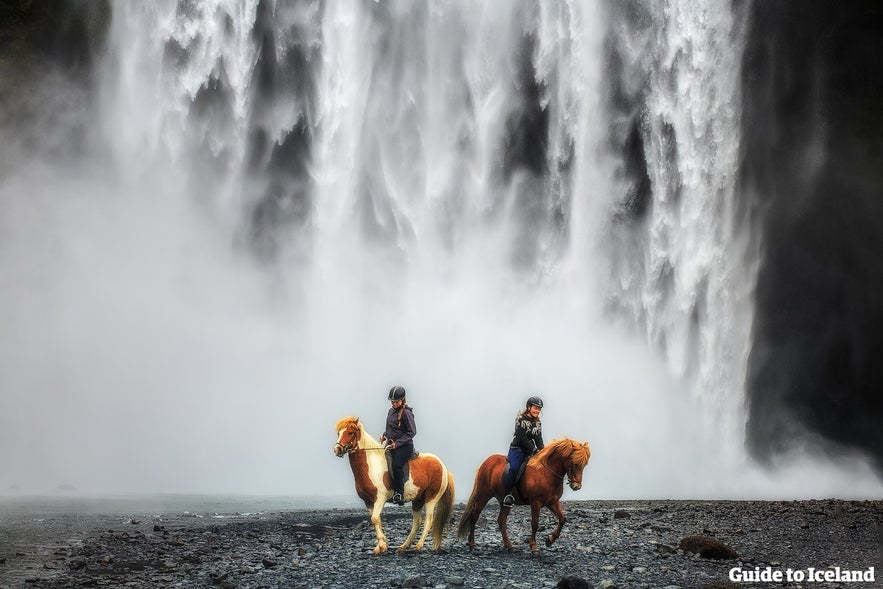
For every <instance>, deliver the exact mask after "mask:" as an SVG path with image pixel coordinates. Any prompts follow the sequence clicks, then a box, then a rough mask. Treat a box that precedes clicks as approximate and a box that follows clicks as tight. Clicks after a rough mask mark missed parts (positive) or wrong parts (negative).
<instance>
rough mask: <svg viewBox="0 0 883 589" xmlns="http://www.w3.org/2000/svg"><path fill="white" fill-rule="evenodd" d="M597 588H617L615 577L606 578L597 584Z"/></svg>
mask: <svg viewBox="0 0 883 589" xmlns="http://www.w3.org/2000/svg"><path fill="white" fill-rule="evenodd" d="M595 589H616V581H614V580H613V579H604V580H603V581H601V582H600V583H598V584H597V585H595Z"/></svg>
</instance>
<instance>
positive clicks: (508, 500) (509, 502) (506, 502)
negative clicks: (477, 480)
mask: <svg viewBox="0 0 883 589" xmlns="http://www.w3.org/2000/svg"><path fill="white" fill-rule="evenodd" d="M513 505H515V497H514V496H513V495H512V493H507V494H506V496H505V497H503V506H504V507H512V506H513Z"/></svg>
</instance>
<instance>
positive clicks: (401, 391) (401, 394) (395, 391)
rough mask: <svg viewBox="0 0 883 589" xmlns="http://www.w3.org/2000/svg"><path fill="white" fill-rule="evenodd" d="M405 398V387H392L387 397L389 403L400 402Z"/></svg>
mask: <svg viewBox="0 0 883 589" xmlns="http://www.w3.org/2000/svg"><path fill="white" fill-rule="evenodd" d="M404 398H405V387H400V386H394V387H392V388H391V389H389V397H388V399H389V400H390V401H401V400H402V399H404Z"/></svg>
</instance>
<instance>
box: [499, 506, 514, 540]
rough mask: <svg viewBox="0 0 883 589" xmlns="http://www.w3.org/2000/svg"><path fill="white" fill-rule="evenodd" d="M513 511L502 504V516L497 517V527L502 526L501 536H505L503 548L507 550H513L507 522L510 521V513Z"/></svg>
mask: <svg viewBox="0 0 883 589" xmlns="http://www.w3.org/2000/svg"><path fill="white" fill-rule="evenodd" d="M510 511H512V508H511V507H506V506H505V505H503V504H502V502H501V503H500V514H499V515H498V516H497V525H498V526H500V534H502V535H503V546H505V547H506V549H507V550H512V542H510V541H509V531H508V530H507V527H508V526H507V525H506V520H508V519H509V512H510Z"/></svg>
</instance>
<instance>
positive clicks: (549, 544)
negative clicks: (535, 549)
mask: <svg viewBox="0 0 883 589" xmlns="http://www.w3.org/2000/svg"><path fill="white" fill-rule="evenodd" d="M554 541H555V538H553V537H552V536H548V537H546V548H548V547H549V546H551V545H552V542H554Z"/></svg>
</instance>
